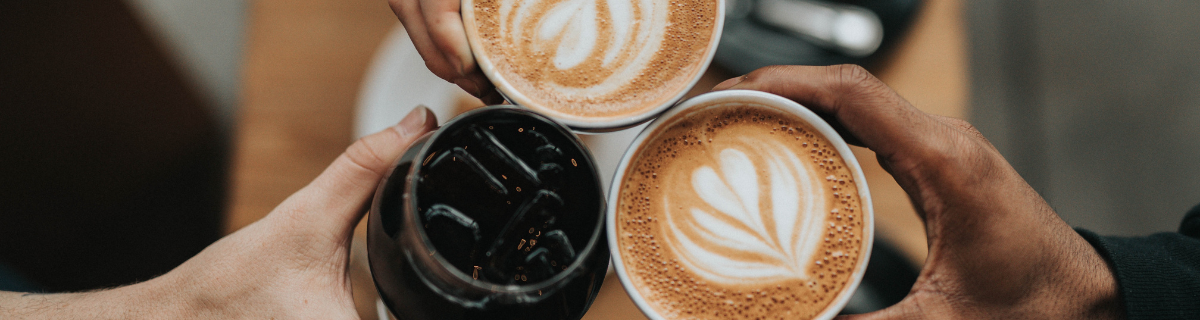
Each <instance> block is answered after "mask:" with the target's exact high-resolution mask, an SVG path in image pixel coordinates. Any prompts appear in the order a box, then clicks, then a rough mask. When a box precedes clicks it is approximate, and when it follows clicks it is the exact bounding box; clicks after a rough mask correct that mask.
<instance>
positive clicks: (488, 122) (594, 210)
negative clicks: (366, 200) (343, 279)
mask: <svg viewBox="0 0 1200 320" xmlns="http://www.w3.org/2000/svg"><path fill="white" fill-rule="evenodd" d="M604 212H605V206H604V199H603V192H602V190H601V189H600V181H599V178H598V176H597V175H596V169H595V166H594V165H593V161H592V158H591V156H590V155H589V154H588V152H587V150H586V149H584V148H583V147H582V145H581V144H580V142H579V141H578V139H577V138H576V137H575V136H574V135H573V134H572V133H571V132H570V131H569V130H568V129H566V128H564V127H562V126H561V125H559V124H557V123H555V122H553V121H551V120H550V119H549V118H546V117H544V116H542V115H538V114H536V113H534V112H532V111H529V110H525V109H520V108H515V107H488V108H484V109H479V110H475V111H471V112H467V113H465V114H463V115H462V116H459V117H456V118H454V119H453V120H450V121H449V122H447V123H446V125H444V126H442V127H441V128H439V129H438V130H437V131H436V132H435V133H433V134H432V135H427V136H424V137H422V138H420V139H418V140H417V141H416V142H415V143H414V144H413V145H412V146H411V147H410V148H409V150H408V151H406V152H405V153H404V155H403V156H402V157H401V159H400V161H399V162H398V164H397V166H396V168H395V169H394V171H393V172H392V173H391V174H389V178H388V179H385V180H384V181H383V182H382V183H381V185H380V188H379V189H378V191H377V192H376V198H375V200H374V201H373V203H372V207H371V216H370V218H369V220H368V228H367V250H368V258H369V259H370V263H371V271H372V276H373V277H374V279H375V284H376V287H377V288H378V289H379V293H380V296H381V298H382V299H383V302H384V304H386V305H387V306H388V307H389V308H391V309H392V310H393V311H396V312H397V314H399V315H402V319H409V320H413V319H464V320H465V319H563V320H573V319H579V318H580V317H582V316H583V313H584V312H586V311H587V309H588V306H589V305H590V304H591V302H592V299H594V298H595V296H596V293H597V291H598V290H597V289H599V287H600V284H601V283H602V282H603V281H604V274H605V272H606V271H607V266H608V261H609V250H608V243H607V242H606V241H604V239H605V238H604V235H605V234H606V233H605V232H604V230H605V229H604V222H603V221H604V219H603V218H604Z"/></svg>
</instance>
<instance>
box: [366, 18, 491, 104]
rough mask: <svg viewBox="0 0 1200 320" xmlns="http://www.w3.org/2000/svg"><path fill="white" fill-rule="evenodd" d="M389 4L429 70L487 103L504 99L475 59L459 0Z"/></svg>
mask: <svg viewBox="0 0 1200 320" xmlns="http://www.w3.org/2000/svg"><path fill="white" fill-rule="evenodd" d="M388 4H389V5H391V7H392V11H393V12H395V13H396V17H397V18H400V23H402V24H404V30H405V31H407V32H408V38H409V39H412V42H413V45H414V46H416V47H417V53H420V54H421V58H422V59H424V60H425V67H427V68H429V71H432V72H433V74H435V75H437V76H438V77H441V78H442V79H445V80H446V81H449V82H451V83H454V84H456V85H458V86H459V87H460V88H462V89H463V90H466V91H467V93H470V94H471V95H473V96H475V97H478V98H479V99H480V100H483V102H484V103H486V104H498V103H501V102H503V101H504V99H503V98H502V97H500V94H499V93H498V92H496V88H495V87H494V86H492V82H491V81H489V80H488V79H487V77H486V76H484V75H483V71H482V70H480V69H479V66H478V65H476V63H475V56H473V55H472V54H471V46H470V45H469V44H467V32H466V31H465V30H464V29H463V21H462V15H461V13H460V12H459V9H460V8H461V7H462V3H461V2H460V1H459V0H388Z"/></svg>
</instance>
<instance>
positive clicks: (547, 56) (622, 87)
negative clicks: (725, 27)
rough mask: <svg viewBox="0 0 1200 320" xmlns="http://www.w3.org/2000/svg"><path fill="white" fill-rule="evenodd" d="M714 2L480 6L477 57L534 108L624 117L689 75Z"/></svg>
mask: <svg viewBox="0 0 1200 320" xmlns="http://www.w3.org/2000/svg"><path fill="white" fill-rule="evenodd" d="M716 12H717V1H714V0H666V1H664V0H483V1H477V2H476V3H475V16H476V18H475V19H476V21H477V28H478V29H479V33H480V36H481V38H482V41H483V50H485V51H487V52H488V53H487V55H488V56H489V57H491V59H492V60H493V64H494V65H495V67H496V69H497V70H498V72H499V73H501V74H502V76H503V77H504V78H505V79H506V80H507V82H508V83H509V84H511V85H512V86H513V87H514V88H515V89H516V90H517V91H519V92H521V93H522V94H523V95H525V96H526V97H527V98H528V99H531V100H533V101H518V103H522V104H524V105H527V106H529V107H532V108H535V109H537V108H543V109H551V110H554V111H557V112H562V113H566V114H570V115H574V116H579V117H596V116H601V117H604V116H621V115H624V114H629V113H631V112H638V111H640V110H642V109H648V108H651V107H654V106H656V105H658V104H661V103H665V102H666V101H667V100H669V99H670V98H672V97H673V95H674V94H675V93H677V92H679V91H681V90H683V89H684V87H685V86H686V85H688V83H689V82H690V80H691V78H692V77H693V76H695V75H696V74H697V73H698V72H699V69H700V68H701V67H703V66H700V65H699V64H697V63H696V62H695V61H699V60H702V59H703V57H704V55H705V54H706V53H707V51H708V47H709V45H710V43H711V40H712V33H713V29H714V27H715V22H716V19H720V18H722V17H717V16H716Z"/></svg>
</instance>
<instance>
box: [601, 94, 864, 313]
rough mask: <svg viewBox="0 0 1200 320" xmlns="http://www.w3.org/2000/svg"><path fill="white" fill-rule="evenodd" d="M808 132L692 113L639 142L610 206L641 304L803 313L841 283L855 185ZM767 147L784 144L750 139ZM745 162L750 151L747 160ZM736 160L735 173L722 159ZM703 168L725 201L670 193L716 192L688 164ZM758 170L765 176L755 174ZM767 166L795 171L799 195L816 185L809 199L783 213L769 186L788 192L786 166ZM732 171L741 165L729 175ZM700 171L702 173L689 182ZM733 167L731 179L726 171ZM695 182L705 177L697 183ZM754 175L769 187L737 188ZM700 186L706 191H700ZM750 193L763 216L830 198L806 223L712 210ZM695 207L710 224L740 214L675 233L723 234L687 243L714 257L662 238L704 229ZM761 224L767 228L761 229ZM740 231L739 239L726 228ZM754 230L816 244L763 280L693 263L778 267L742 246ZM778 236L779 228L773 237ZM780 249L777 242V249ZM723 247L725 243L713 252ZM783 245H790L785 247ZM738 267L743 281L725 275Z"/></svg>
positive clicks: (747, 118)
mask: <svg viewBox="0 0 1200 320" xmlns="http://www.w3.org/2000/svg"><path fill="white" fill-rule="evenodd" d="M815 132H816V131H815V130H813V129H811V127H808V126H807V125H805V124H802V122H801V120H798V119H796V118H795V117H794V116H788V115H784V114H781V113H778V112H767V111H764V110H762V109H758V108H749V107H747V108H731V109H725V110H724V111H708V112H702V113H700V114H699V115H693V116H689V119H687V120H684V121H681V122H679V123H677V124H675V125H672V126H669V127H663V128H660V129H659V130H658V132H656V133H655V134H654V135H653V136H654V137H653V138H651V139H650V140H648V141H654V142H652V143H648V144H647V145H644V146H643V147H642V148H641V151H640V155H639V156H637V157H635V159H634V160H633V161H634V162H633V163H631V165H630V167H629V169H627V170H628V171H627V173H626V176H625V178H624V181H622V183H623V185H624V188H623V189H622V191H621V195H620V197H619V199H618V203H617V204H616V205H617V206H619V207H618V208H619V209H618V213H617V220H618V226H617V229H618V230H617V234H618V246H621V247H622V249H623V250H622V251H621V252H622V259H623V260H624V263H625V265H626V269H627V271H628V272H629V275H630V277H631V280H632V281H633V282H634V283H635V286H636V287H638V291H639V292H640V293H641V295H642V296H643V297H644V298H646V299H647V302H649V303H650V304H651V305H652V306H653V307H654V308H655V309H656V310H657V311H658V312H659V313H661V314H663V315H664V316H667V317H668V318H675V317H683V318H760V319H792V318H803V317H811V316H815V315H816V313H817V312H820V311H821V310H822V309H823V308H825V306H827V305H828V304H829V303H831V301H832V300H833V298H835V297H836V296H837V295H838V293H839V292H841V291H842V289H843V288H844V287H845V286H846V284H847V281H848V280H849V278H850V277H849V273H851V272H853V270H854V268H855V266H856V264H857V263H858V260H857V257H858V256H859V253H860V250H861V232H862V230H863V221H862V218H861V210H860V204H859V202H858V197H857V194H858V193H857V187H856V185H855V184H854V181H853V179H852V178H851V176H850V172H849V170H848V169H847V168H846V167H845V163H844V161H843V160H841V158H840V156H838V155H837V153H836V151H835V150H834V149H833V148H832V147H831V145H830V144H829V143H828V140H826V139H825V138H824V137H822V136H820V134H816V133H815ZM747 136H750V137H756V139H757V140H756V141H752V142H750V143H747V142H746V141H744V139H739V138H738V137H747ZM775 144H781V145H782V147H779V146H778V145H776V146H775V148H774V149H772V148H765V149H764V148H753V147H752V146H754V145H767V146H770V145H775ZM780 148H781V149H780ZM727 150H737V151H727ZM783 150H786V151H783ZM757 152H764V153H763V154H766V155H767V156H758V157H756V156H755V154H756V153H757ZM770 152H775V153H776V154H775V155H776V156H774V157H772V156H771V154H770ZM784 152H787V153H790V154H793V155H795V159H794V160H796V161H795V162H793V159H792V158H790V157H788V156H787V155H786V154H785V153H784ZM737 153H742V154H743V155H745V159H738V158H741V157H742V156H741V155H738V154H737ZM746 159H750V161H749V163H750V164H749V165H747V162H746ZM755 159H775V160H776V161H775V164H770V163H771V161H762V160H759V161H757V162H756V161H755ZM783 159H786V161H785V160H783ZM725 162H728V163H729V164H725ZM796 162H800V163H801V164H802V165H803V168H804V169H805V170H806V171H805V172H806V173H807V179H808V180H807V181H809V182H810V183H807V184H806V183H803V181H805V180H804V179H802V178H800V177H799V176H800V174H799V173H797V172H796V171H799V170H798V169H797V165H796ZM739 163H740V166H742V167H741V168H740V169H732V170H725V169H724V166H733V165H739ZM764 163H766V164H765V165H764ZM705 165H707V166H709V167H710V169H711V170H712V172H711V174H715V175H716V178H717V179H716V180H720V183H721V184H725V185H726V186H727V187H726V189H727V190H726V191H728V194H726V195H725V196H716V197H713V199H724V200H725V201H727V202H728V203H717V204H716V205H713V204H710V203H708V201H707V200H703V199H695V200H694V201H687V200H686V199H685V200H680V201H671V199H672V198H673V195H677V194H680V193H689V194H693V195H696V196H693V197H695V198H702V196H699V194H700V193H701V192H704V193H710V192H716V193H721V192H724V191H723V190H719V189H720V188H719V186H716V184H717V183H718V181H715V180H713V178H712V176H711V175H710V173H699V174H697V172H701V171H707V170H703V169H697V168H701V167H703V166H705ZM751 165H752V166H754V169H753V170H749V171H754V174H750V175H751V176H767V177H766V178H761V179H759V178H755V179H759V180H758V181H754V182H753V183H751V181H750V178H746V177H745V175H747V174H746V173H745V172H747V170H745V169H746V168H747V167H748V166H751ZM772 168H774V169H772ZM760 170H761V171H762V173H763V174H762V175H759V174H758V173H760V172H759V171H760ZM772 170H775V171H776V172H775V173H784V172H785V170H792V172H791V173H792V174H791V176H792V177H793V178H795V179H794V182H795V183H794V185H795V186H796V191H797V192H804V190H803V188H804V187H803V186H808V187H810V188H813V189H812V190H811V191H813V193H815V194H816V195H813V196H812V198H813V201H810V202H807V203H806V202H805V201H807V200H806V199H802V200H800V201H798V202H797V206H796V207H795V208H796V209H791V208H792V207H790V206H791V205H790V204H787V201H782V202H781V201H777V200H775V199H785V198H787V197H782V196H779V195H774V194H772V193H775V192H791V191H790V189H788V187H787V186H790V185H793V183H791V182H792V181H788V180H787V179H788V178H786V177H787V176H788V175H786V174H783V175H779V174H775V173H768V172H770V171H772ZM738 171H740V172H743V173H742V174H741V175H738V174H730V173H731V172H738ZM698 175H709V177H708V178H703V179H696V176H698ZM734 175H737V177H732V178H729V177H730V176H734ZM696 180H704V181H705V182H701V183H698V184H697V183H696V182H695V181H696ZM772 180H775V181H772ZM729 181H732V182H729ZM760 182H761V183H762V185H761V186H766V187H762V188H758V190H760V192H759V194H758V195H757V196H755V195H753V194H751V192H750V191H747V188H739V187H737V186H739V185H741V186H745V185H758V184H759V183H760ZM729 186H733V187H729ZM775 186H779V188H776V187H775ZM704 189H709V190H707V191H700V190H704ZM777 189H778V190H777ZM805 193H807V192H805ZM822 193H823V194H822ZM754 198H757V199H759V204H758V207H760V209H759V210H760V213H771V212H773V211H774V210H776V207H782V208H783V209H781V210H785V211H786V210H799V211H805V210H809V209H807V208H808V207H810V205H809V204H813V203H816V202H824V203H826V204H827V205H828V206H827V207H823V206H820V205H817V204H813V205H812V207H813V208H812V209H811V210H812V211H811V212H812V213H815V214H814V215H812V216H810V218H812V219H811V220H808V222H805V220H804V219H806V218H804V217H800V216H795V217H797V218H798V219H796V221H794V222H790V221H788V220H787V219H780V220H781V221H774V220H773V219H771V218H769V215H768V214H764V215H760V217H761V218H762V219H761V221H762V226H763V228H758V227H751V225H754V226H757V225H758V221H760V220H755V219H753V218H749V217H747V216H743V218H742V219H736V218H722V217H721V216H718V215H722V214H725V213H724V212H723V211H720V210H718V209H717V207H723V208H726V210H727V211H734V210H733V209H729V207H736V206H734V205H733V203H734V202H739V204H742V203H745V202H751V201H743V200H742V199H754ZM733 199H736V201H735V200H733ZM793 199H795V198H793ZM664 200H665V201H664ZM821 200H823V201H821ZM776 202H779V203H776ZM741 206H742V207H743V208H744V207H747V206H745V205H741ZM693 207H696V208H698V209H701V210H704V211H706V212H707V214H708V215H709V216H711V218H716V220H715V221H708V222H705V223H707V224H712V223H714V222H725V223H724V224H727V225H732V224H733V222H739V221H744V222H743V224H744V225H745V226H746V227H744V228H743V227H738V228H726V229H721V230H720V231H716V232H709V234H704V233H702V232H696V233H695V234H697V235H701V236H698V237H678V238H679V239H691V238H696V239H697V240H693V242H698V241H708V240H729V241H730V242H729V243H724V244H721V243H708V244H707V245H705V246H702V245H699V244H696V246H700V247H701V248H705V249H710V250H707V251H708V252H710V253H711V254H714V255H724V256H725V257H724V258H719V259H717V260H710V259H709V258H710V257H704V258H702V259H694V258H695V257H696V256H691V257H692V258H689V255H688V251H692V250H693V249H687V248H686V247H685V246H681V245H679V244H678V243H672V242H671V241H672V240H671V239H670V238H672V236H673V235H675V233H676V232H677V231H682V228H684V227H682V226H691V227H692V228H701V229H702V227H700V223H698V222H694V220H695V219H693V218H694V217H695V212H693V210H691V209H692V208H693ZM752 210H753V209H750V210H746V209H743V210H742V211H752ZM664 213H665V214H664ZM810 222H815V223H810ZM672 223H674V224H675V228H672V226H671V224H672ZM773 223H776V224H788V225H803V226H805V228H810V229H808V230H810V231H803V230H804V229H790V230H791V231H795V233H793V234H792V235H791V236H789V235H787V232H788V231H781V230H784V229H786V228H772V227H771V226H772V224H773ZM718 225H720V224H718ZM676 229H679V230H676ZM734 230H738V231H734ZM763 230H766V232H762V231H763ZM812 231H815V232H812ZM737 232H740V233H741V235H740V236H738V235H735V234H737ZM763 233H765V234H767V235H769V236H768V238H775V239H781V238H788V237H793V238H794V239H800V238H804V239H808V240H809V241H815V242H816V245H814V246H811V247H810V249H812V250H810V252H809V253H808V258H806V259H800V258H799V256H800V255H799V254H793V255H792V257H795V260H799V261H798V262H797V264H794V265H792V266H791V267H790V269H788V271H787V272H776V273H774V275H773V276H770V277H768V276H767V275H768V274H769V273H767V272H758V271H755V272H746V271H739V270H732V269H725V268H727V267H729V266H728V265H721V264H720V263H718V264H717V266H718V267H717V268H721V269H720V270H719V271H720V272H721V273H720V274H717V275H716V276H714V275H713V274H712V273H714V272H712V271H705V270H704V269H705V268H713V267H712V266H711V265H709V266H701V265H700V264H704V263H707V262H712V261H720V259H725V260H735V261H750V262H752V263H759V264H760V265H767V266H775V265H778V262H779V261H780V260H779V259H778V255H775V256H772V255H769V254H761V253H755V252H754V251H755V250H754V249H751V246H749V245H746V244H745V242H753V241H758V239H761V238H760V237H756V236H754V234H763ZM780 234H783V236H782V237H780ZM680 242H682V241H680ZM734 243H737V244H734ZM793 243H794V242H793ZM782 246H783V245H782V244H781V245H779V248H782ZM723 247H724V248H732V250H721V248H723ZM767 247H770V246H765V245H759V248H760V249H763V248H767ZM676 248H680V249H676ZM792 249H799V248H797V247H795V246H793V247H792ZM759 251H763V250H759ZM777 251H783V250H782V249H780V250H777ZM725 262H728V261H725ZM778 270H782V269H777V271H778ZM795 270H803V271H802V275H796V272H797V271H795ZM759 271H761V270H759ZM735 274H740V275H741V276H744V277H745V278H746V279H750V280H748V281H728V280H730V278H733V277H732V276H731V275H735Z"/></svg>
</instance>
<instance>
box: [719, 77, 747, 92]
mask: <svg viewBox="0 0 1200 320" xmlns="http://www.w3.org/2000/svg"><path fill="white" fill-rule="evenodd" d="M745 80H746V76H740V77H736V78H732V79H729V80H725V81H722V82H721V83H718V84H717V86H715V87H713V90H725V89H729V88H733V86H736V85H738V84H739V83H742V81H745Z"/></svg>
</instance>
